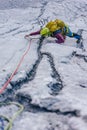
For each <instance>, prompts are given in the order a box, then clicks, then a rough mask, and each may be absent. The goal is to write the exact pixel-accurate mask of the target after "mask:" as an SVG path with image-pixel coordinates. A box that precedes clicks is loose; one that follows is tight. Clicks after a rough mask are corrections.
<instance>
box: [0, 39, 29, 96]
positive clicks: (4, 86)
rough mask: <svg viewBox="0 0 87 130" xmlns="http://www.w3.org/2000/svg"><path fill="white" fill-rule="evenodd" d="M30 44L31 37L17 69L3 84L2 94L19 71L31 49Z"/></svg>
mask: <svg viewBox="0 0 87 130" xmlns="http://www.w3.org/2000/svg"><path fill="white" fill-rule="evenodd" d="M30 45H31V39H30V43H29V46H28V49H27V50H26V51H25V53H24V54H23V56H22V57H21V59H20V61H19V63H18V65H17V67H16V69H15V71H14V72H13V73H12V74H11V76H10V78H9V79H8V80H7V81H6V83H5V84H4V85H3V86H2V88H1V89H0V94H2V93H3V91H4V90H5V89H6V88H7V86H8V84H9V83H10V81H11V80H12V78H13V77H14V75H15V74H16V73H17V71H18V69H19V67H20V65H21V63H22V61H23V59H24V57H25V55H26V54H27V53H28V51H29V49H30Z"/></svg>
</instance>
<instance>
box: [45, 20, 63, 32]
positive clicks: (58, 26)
mask: <svg viewBox="0 0 87 130" xmlns="http://www.w3.org/2000/svg"><path fill="white" fill-rule="evenodd" d="M64 26H65V24H64V22H63V21H62V20H59V19H56V20H54V21H50V22H48V24H47V25H46V27H47V28H49V30H50V32H54V31H56V30H62V29H63V28H64Z"/></svg>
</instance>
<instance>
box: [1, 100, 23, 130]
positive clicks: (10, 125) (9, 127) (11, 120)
mask: <svg viewBox="0 0 87 130" xmlns="http://www.w3.org/2000/svg"><path fill="white" fill-rule="evenodd" d="M11 104H14V105H16V106H18V107H19V108H20V109H19V110H18V111H17V112H16V113H15V114H14V115H13V117H12V118H11V119H9V118H8V117H6V116H4V115H0V117H3V119H5V120H6V121H7V122H8V125H7V127H6V128H5V129H4V130H11V128H12V124H13V121H14V120H15V118H16V117H17V116H18V115H19V114H20V113H21V112H22V111H23V109H24V107H23V105H21V104H19V103H16V102H9V103H7V105H11ZM1 105H5V103H0V106H1Z"/></svg>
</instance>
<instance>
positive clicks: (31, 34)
mask: <svg viewBox="0 0 87 130" xmlns="http://www.w3.org/2000/svg"><path fill="white" fill-rule="evenodd" d="M40 31H41V30H38V31H36V32H32V33H30V34H28V35H25V38H26V37H29V36H33V35H38V34H40Z"/></svg>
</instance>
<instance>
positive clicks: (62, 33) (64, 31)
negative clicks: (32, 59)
mask: <svg viewBox="0 0 87 130" xmlns="http://www.w3.org/2000/svg"><path fill="white" fill-rule="evenodd" d="M38 34H40V35H41V36H43V37H46V36H48V37H49V36H50V37H54V38H56V39H57V40H55V41H56V43H59V44H60V43H64V42H65V39H66V36H68V37H70V38H75V39H77V43H79V42H80V39H81V36H80V35H78V34H77V33H73V32H72V31H71V30H70V29H69V27H68V26H67V25H66V24H65V23H64V22H63V21H62V20H59V19H56V20H54V21H50V22H48V23H47V25H46V26H45V27H43V28H42V29H40V30H38V31H36V32H33V33H30V34H29V35H25V38H27V37H29V36H32V35H38Z"/></svg>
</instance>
